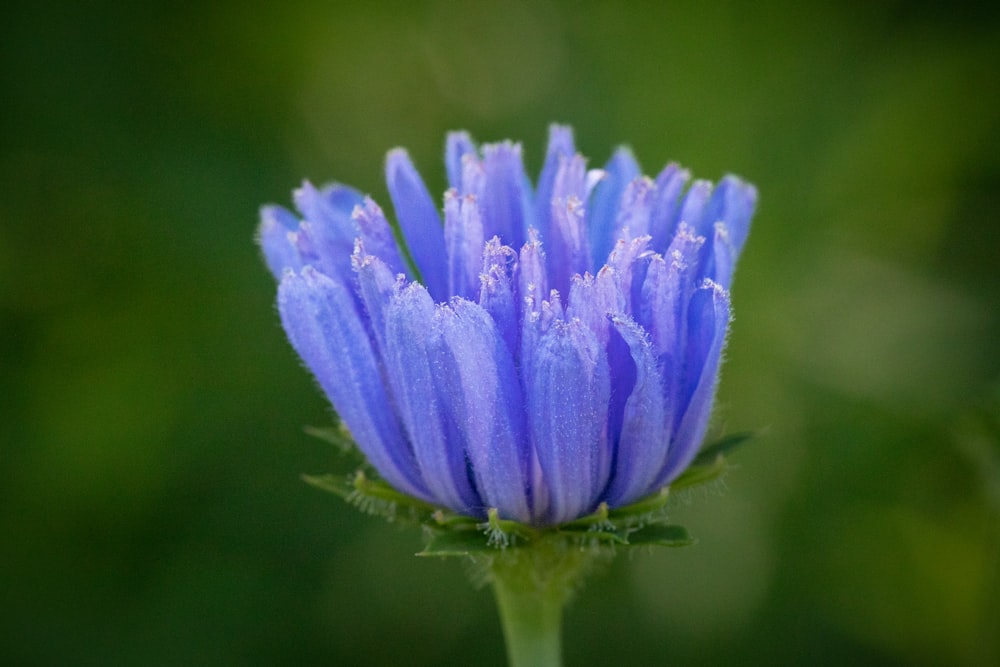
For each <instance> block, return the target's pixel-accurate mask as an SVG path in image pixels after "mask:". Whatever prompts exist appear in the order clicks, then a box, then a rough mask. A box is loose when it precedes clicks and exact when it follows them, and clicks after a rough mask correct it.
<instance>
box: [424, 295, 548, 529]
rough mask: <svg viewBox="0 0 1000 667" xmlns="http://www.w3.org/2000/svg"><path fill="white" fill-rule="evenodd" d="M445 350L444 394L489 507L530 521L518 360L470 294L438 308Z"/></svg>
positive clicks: (442, 391) (448, 410)
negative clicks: (515, 359)
mask: <svg viewBox="0 0 1000 667" xmlns="http://www.w3.org/2000/svg"><path fill="white" fill-rule="evenodd" d="M437 323H438V325H439V326H440V329H441V337H442V339H443V342H444V350H445V353H444V355H443V358H442V366H441V371H442V372H441V374H440V375H441V377H440V385H439V388H440V396H441V401H442V403H443V407H444V411H445V414H446V415H448V419H449V420H450V421H451V422H452V423H453V424H454V425H455V427H456V428H457V431H458V435H459V438H460V440H461V442H462V447H463V449H464V450H465V455H466V456H467V457H468V460H469V463H470V464H471V466H472V471H473V475H474V478H475V480H476V487H477V489H478V490H479V495H480V497H481V498H482V501H483V502H484V503H485V504H486V506H487V507H495V508H497V509H498V510H500V514H501V516H502V517H503V518H506V519H515V520H517V521H522V522H530V520H531V511H530V509H529V504H528V503H529V497H528V488H529V485H528V480H527V470H528V461H529V456H528V449H527V440H526V437H525V424H524V411H523V405H524V403H523V400H522V398H521V389H520V383H519V382H518V379H517V373H516V371H515V369H514V360H513V358H512V357H511V354H510V351H509V350H508V349H507V345H506V343H505V342H504V340H503V339H502V338H501V337H500V334H499V332H498V331H497V329H496V326H495V325H494V323H493V319H492V318H491V317H490V316H489V314H488V313H487V312H486V311H485V310H483V309H482V308H481V307H479V306H478V305H476V304H475V303H472V302H471V301H466V300H465V299H453V300H452V301H451V303H450V304H449V306H448V307H443V308H440V309H439V310H438V311H437Z"/></svg>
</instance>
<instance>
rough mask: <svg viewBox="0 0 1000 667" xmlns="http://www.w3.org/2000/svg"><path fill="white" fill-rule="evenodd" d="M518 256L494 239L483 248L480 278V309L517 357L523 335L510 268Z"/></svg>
mask: <svg viewBox="0 0 1000 667" xmlns="http://www.w3.org/2000/svg"><path fill="white" fill-rule="evenodd" d="M516 256H517V255H516V254H515V253H514V250H513V249H512V248H510V247H508V246H505V245H501V243H500V239H498V238H497V237H495V236H494V237H493V238H492V239H490V240H489V241H487V243H486V245H485V246H484V248H483V272H482V274H481V275H480V276H479V279H480V288H479V305H480V306H482V307H483V309H484V310H485V311H486V312H487V313H489V314H490V317H492V318H493V321H494V322H496V325H497V329H498V330H499V331H500V335H501V336H502V337H503V339H504V341H506V343H507V346H508V348H509V349H510V350H511V352H512V353H515V354H516V353H517V351H518V349H519V348H520V342H519V341H520V338H521V332H520V327H519V326H518V317H517V314H518V309H517V305H516V304H515V303H514V286H513V282H512V279H511V266H510V265H511V263H512V261H513V259H514V258H515V257H516Z"/></svg>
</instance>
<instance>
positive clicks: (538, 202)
mask: <svg viewBox="0 0 1000 667" xmlns="http://www.w3.org/2000/svg"><path fill="white" fill-rule="evenodd" d="M575 153H576V148H574V146H573V130H572V129H571V128H569V127H567V126H565V125H550V126H549V146H548V148H547V149H546V152H545V164H544V165H542V173H541V175H540V176H539V177H538V187H537V188H536V189H535V227H536V229H538V234H539V236H540V237H541V238H542V239H545V241H546V242H548V238H549V229H550V227H551V217H552V208H551V207H552V199H553V197H555V196H556V195H554V194H553V193H554V191H555V190H554V188H555V182H556V176H557V174H558V172H559V171H560V170H561V164H562V161H563V160H564V159H567V158H570V157H572V156H573V155H574V154H575Z"/></svg>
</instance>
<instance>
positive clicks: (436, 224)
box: [385, 148, 448, 301]
mask: <svg viewBox="0 0 1000 667" xmlns="http://www.w3.org/2000/svg"><path fill="white" fill-rule="evenodd" d="M385 179H386V183H387V184H388V186H389V196H390V197H391V198H392V205H393V208H395V210H396V218H397V219H398V220H399V227H400V229H401V230H402V232H403V238H404V239H406V245H407V247H408V248H409V250H410V256H411V257H413V263H414V264H416V268H417V271H418V272H419V273H420V277H421V280H422V281H423V283H424V285H426V286H427V290H428V291H429V292H430V293H431V296H433V297H434V299H435V300H437V301H444V300H445V299H447V298H448V271H447V264H446V262H444V261H442V258H444V257H445V247H444V230H443V229H442V226H441V216H440V215H438V212H437V207H436V206H435V205H434V200H433V199H431V196H430V193H428V192H427V186H425V185H424V181H423V179H421V178H420V174H419V173H417V170H416V168H415V167H414V166H413V163H412V162H411V161H410V156H409V155H408V154H407V153H406V151H405V150H403V149H402V148H396V149H394V150H391V151H389V155H388V156H387V157H386V163H385Z"/></svg>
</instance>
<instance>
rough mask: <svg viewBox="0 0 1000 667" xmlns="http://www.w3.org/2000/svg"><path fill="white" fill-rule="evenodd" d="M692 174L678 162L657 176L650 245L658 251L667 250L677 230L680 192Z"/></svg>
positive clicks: (650, 225)
mask: <svg viewBox="0 0 1000 667" xmlns="http://www.w3.org/2000/svg"><path fill="white" fill-rule="evenodd" d="M690 178H691V175H690V174H689V173H688V172H687V171H686V170H684V169H681V168H680V166H678V165H676V164H668V165H667V166H666V167H665V168H664V169H663V171H661V172H660V175H659V176H657V177H656V195H655V198H654V200H653V207H652V209H651V210H650V212H649V235H650V236H651V237H652V240H651V241H650V244H649V245H650V247H651V248H652V249H653V250H655V251H656V252H663V251H664V250H666V248H667V245H669V244H670V240H671V239H672V238H673V237H674V234H675V233H676V231H677V223H678V217H679V214H680V206H681V200H680V194H681V191H682V190H683V189H684V186H685V185H687V182H688V180H689V179H690Z"/></svg>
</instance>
